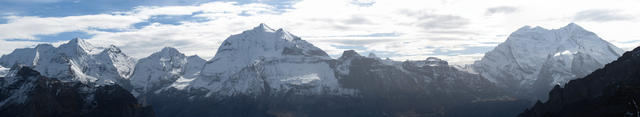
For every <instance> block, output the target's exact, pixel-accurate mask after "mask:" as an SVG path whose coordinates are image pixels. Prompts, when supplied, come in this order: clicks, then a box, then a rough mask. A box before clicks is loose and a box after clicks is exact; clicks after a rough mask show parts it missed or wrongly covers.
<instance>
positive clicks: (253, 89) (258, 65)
mask: <svg viewBox="0 0 640 117" xmlns="http://www.w3.org/2000/svg"><path fill="white" fill-rule="evenodd" d="M329 60H331V57H329V55H327V54H326V53H325V52H324V51H322V50H321V49H320V48H318V47H316V46H314V45H312V44H311V43H309V42H307V41H305V40H302V39H300V37H298V36H295V35H293V34H291V33H289V32H287V31H285V30H284V29H278V30H274V29H272V28H270V27H269V26H267V25H265V24H260V25H259V26H257V27H255V28H253V29H251V30H247V31H244V32H242V33H240V34H236V35H231V36H230V37H228V38H227V39H226V40H225V41H224V42H223V43H222V45H220V47H219V48H218V51H217V53H216V55H215V57H214V58H212V59H211V60H209V61H207V62H206V64H204V67H203V69H202V70H201V72H200V76H199V77H198V78H196V79H195V80H193V81H189V84H187V85H188V87H190V88H195V89H201V88H204V89H208V90H209V91H210V92H211V93H216V94H221V95H232V94H236V93H240V94H252V93H260V92H278V91H287V90H289V89H292V88H295V87H299V86H305V87H309V88H306V89H308V90H306V91H309V92H316V93H317V92H320V91H327V90H337V87H338V82H337V79H336V78H335V75H334V72H333V70H332V69H331V68H330V65H329V62H328V61H329ZM325 89H327V90H325Z"/></svg>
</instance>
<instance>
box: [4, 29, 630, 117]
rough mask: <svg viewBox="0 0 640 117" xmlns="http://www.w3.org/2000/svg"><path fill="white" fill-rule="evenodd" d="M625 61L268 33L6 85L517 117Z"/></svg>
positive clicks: (28, 52) (232, 102)
mask: <svg viewBox="0 0 640 117" xmlns="http://www.w3.org/2000/svg"><path fill="white" fill-rule="evenodd" d="M621 54H622V50H621V49H619V48H617V47H615V46H614V45H612V44H610V43H608V42H606V41H604V40H603V39H601V38H600V37H598V36H597V35H596V34H595V33H593V32H590V31H587V30H585V29H583V28H582V27H580V26H578V25H576V24H574V23H571V24H568V25H567V26H565V27H562V28H559V29H551V30H550V29H544V28H541V27H533V28H532V27H530V26H525V27H522V28H520V29H518V30H517V31H515V32H513V33H512V34H511V35H510V36H509V37H508V38H507V40H506V41H505V42H504V43H501V44H500V45H498V46H497V47H496V48H495V49H493V50H491V51H489V52H488V53H486V54H485V56H484V57H483V58H482V59H481V60H479V61H477V62H475V63H474V64H472V65H469V66H471V70H467V69H460V68H459V67H455V66H452V65H449V64H448V62H447V61H444V60H441V59H439V58H435V57H429V58H425V59H424V60H408V61H393V60H389V59H381V58H378V57H376V56H375V55H374V54H371V55H369V56H366V57H365V56H362V55H360V54H359V53H357V52H355V51H353V50H347V51H344V52H343V53H342V56H340V57H339V58H336V59H334V58H331V57H330V56H329V55H328V54H327V53H325V52H324V51H323V50H322V49H320V48H318V47H316V46H314V45H313V44H311V43H309V42H307V41H305V40H303V39H302V38H300V37H298V36H295V35H293V34H291V33H289V32H288V31H286V30H284V29H272V28H270V27H269V26H267V25H265V24H260V25H259V26H257V27H255V28H253V29H251V30H247V31H244V32H242V33H240V34H236V35H231V36H230V37H228V38H227V39H226V40H225V41H224V42H223V43H222V45H220V47H219V48H218V50H217V52H216V55H215V56H214V57H213V58H212V59H210V60H204V59H202V58H200V57H198V56H186V55H184V54H183V53H181V52H179V51H178V50H177V49H175V48H171V47H165V48H163V49H162V50H160V51H159V52H156V53H153V54H151V55H150V56H148V57H145V58H141V59H139V60H135V59H133V58H131V57H129V56H127V55H126V54H124V53H122V52H121V51H120V49H118V48H117V47H116V46H109V47H94V46H92V45H91V44H90V43H88V42H86V41H84V40H83V39H77V38H76V39H73V40H71V41H69V42H68V43H66V44H62V45H60V46H58V47H54V46H52V45H50V44H41V45H38V46H36V47H35V48H24V49H16V50H14V51H13V52H12V53H10V54H7V55H3V56H2V57H1V58H0V67H3V68H0V75H3V74H9V77H12V76H11V73H10V71H11V70H9V72H6V71H7V69H6V68H7V67H15V66H26V67H28V68H32V69H33V70H34V71H37V72H39V74H42V76H43V77H48V78H51V79H55V80H59V81H60V82H78V84H83V85H86V86H89V87H94V88H95V87H98V88H99V87H105V86H114V85H116V86H119V87H122V89H124V90H126V91H129V92H130V93H131V96H132V97H136V98H137V100H138V101H140V103H142V104H141V106H149V105H150V106H152V107H153V109H154V111H155V115H157V116H163V117H164V116H166V117H171V116H443V117H448V116H451V117H454V116H491V117H495V116H516V115H517V114H518V113H520V112H522V111H523V110H525V109H526V108H527V107H529V106H531V105H532V104H533V102H534V101H535V100H543V101H544V100H546V97H547V94H546V92H548V91H549V90H551V89H552V88H553V87H554V86H556V85H560V86H563V85H564V84H565V83H567V82H569V81H570V80H573V79H576V78H580V77H584V76H587V75H588V74H589V73H591V72H592V71H594V70H596V69H599V68H601V67H603V66H604V65H605V64H607V63H609V62H611V61H613V60H615V59H616V58H618V57H620V56H621ZM3 71H4V72H3ZM13 71H16V70H13ZM17 71H20V70H17ZM3 89H6V87H3ZM554 90H557V88H554ZM7 95H15V94H7ZM552 95H553V93H552ZM0 99H2V98H0ZM550 99H554V98H553V97H552V98H550ZM3 100H4V101H9V100H7V99H3ZM550 101H552V100H550ZM135 103H137V102H135ZM537 105H540V104H536V106H537ZM3 107H4V106H2V105H0V112H1V111H2V110H1V109H2V108H3Z"/></svg>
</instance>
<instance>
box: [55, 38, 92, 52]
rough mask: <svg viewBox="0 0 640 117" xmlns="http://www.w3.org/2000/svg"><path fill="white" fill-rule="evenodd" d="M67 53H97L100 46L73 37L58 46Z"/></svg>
mask: <svg viewBox="0 0 640 117" xmlns="http://www.w3.org/2000/svg"><path fill="white" fill-rule="evenodd" d="M58 48H59V49H61V50H63V52H66V53H67V54H69V55H76V54H97V53H99V52H101V50H102V49H103V48H102V47H95V46H93V45H92V44H90V43H88V42H86V41H85V40H84V39H80V38H74V39H72V40H69V41H68V42H67V43H65V44H62V45H60V46H59V47H58Z"/></svg>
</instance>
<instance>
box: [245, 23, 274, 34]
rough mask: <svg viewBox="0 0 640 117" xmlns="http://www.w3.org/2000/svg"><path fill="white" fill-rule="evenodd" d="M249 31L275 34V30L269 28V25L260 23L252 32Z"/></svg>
mask: <svg viewBox="0 0 640 117" xmlns="http://www.w3.org/2000/svg"><path fill="white" fill-rule="evenodd" d="M249 31H254V32H255V31H263V32H274V31H275V30H273V29H272V28H271V27H269V26H267V24H264V23H260V24H259V25H258V26H256V27H254V28H253V29H252V30H249Z"/></svg>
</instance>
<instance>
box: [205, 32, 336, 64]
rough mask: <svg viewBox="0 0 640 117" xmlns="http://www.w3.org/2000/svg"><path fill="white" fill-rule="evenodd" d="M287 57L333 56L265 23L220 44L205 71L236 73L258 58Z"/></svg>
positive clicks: (325, 57) (326, 57)
mask: <svg viewBox="0 0 640 117" xmlns="http://www.w3.org/2000/svg"><path fill="white" fill-rule="evenodd" d="M283 57H317V58H320V59H331V58H330V57H329V55H328V54H327V53H325V52H324V51H322V50H321V49H320V48H318V47H316V46H314V45H312V44H311V43H308V42H307V41H305V40H301V39H300V37H298V36H295V35H292V34H290V33H289V32H287V31H285V30H284V29H279V30H277V31H274V30H273V29H271V28H269V26H267V25H265V24H260V25H259V26H257V27H255V28H253V29H252V30H247V31H244V32H242V33H241V34H236V35H231V36H229V38H227V39H226V40H225V41H224V42H223V43H222V45H221V46H220V47H219V48H218V52H217V53H216V55H215V57H213V58H212V59H211V60H209V64H207V65H205V70H203V72H202V73H203V74H205V75H215V74H219V73H229V72H231V73H233V71H238V70H239V69H241V68H243V67H246V66H247V65H249V64H251V63H253V62H255V61H256V60H258V61H261V60H265V59H266V60H270V59H278V58H283Z"/></svg>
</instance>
